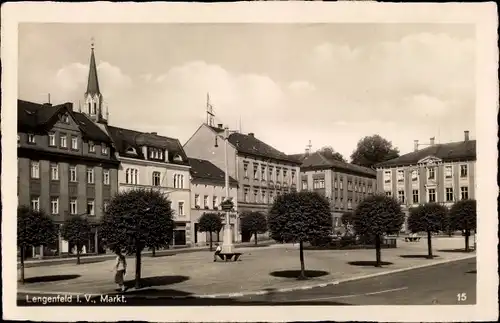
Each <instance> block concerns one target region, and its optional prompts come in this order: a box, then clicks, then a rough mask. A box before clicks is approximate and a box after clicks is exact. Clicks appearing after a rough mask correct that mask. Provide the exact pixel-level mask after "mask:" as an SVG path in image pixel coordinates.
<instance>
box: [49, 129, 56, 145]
mask: <svg viewBox="0 0 500 323" xmlns="http://www.w3.org/2000/svg"><path fill="white" fill-rule="evenodd" d="M55 145H56V134H55V133H53V132H51V133H49V146H51V147H54V146H55Z"/></svg>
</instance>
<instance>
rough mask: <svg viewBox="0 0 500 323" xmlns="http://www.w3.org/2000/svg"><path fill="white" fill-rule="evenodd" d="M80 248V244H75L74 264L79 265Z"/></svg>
mask: <svg viewBox="0 0 500 323" xmlns="http://www.w3.org/2000/svg"><path fill="white" fill-rule="evenodd" d="M80 250H81V246H79V245H78V244H77V245H76V264H77V265H79V264H80Z"/></svg>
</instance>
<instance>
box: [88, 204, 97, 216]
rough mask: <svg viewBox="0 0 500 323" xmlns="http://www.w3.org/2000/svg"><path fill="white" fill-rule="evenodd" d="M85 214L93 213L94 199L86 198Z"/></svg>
mask: <svg viewBox="0 0 500 323" xmlns="http://www.w3.org/2000/svg"><path fill="white" fill-rule="evenodd" d="M87 214H88V215H95V208H94V200H87Z"/></svg>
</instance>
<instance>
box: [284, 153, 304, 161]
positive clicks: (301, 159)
mask: <svg viewBox="0 0 500 323" xmlns="http://www.w3.org/2000/svg"><path fill="white" fill-rule="evenodd" d="M288 157H290V158H293V159H295V160H297V161H298V162H301V163H302V161H303V160H304V158H305V157H306V154H291V155H288Z"/></svg>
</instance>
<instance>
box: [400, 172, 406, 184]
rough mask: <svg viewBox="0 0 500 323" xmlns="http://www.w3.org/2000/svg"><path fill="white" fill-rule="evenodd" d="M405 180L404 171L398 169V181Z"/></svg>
mask: <svg viewBox="0 0 500 323" xmlns="http://www.w3.org/2000/svg"><path fill="white" fill-rule="evenodd" d="M404 181H405V171H404V170H398V183H403V182H404Z"/></svg>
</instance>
